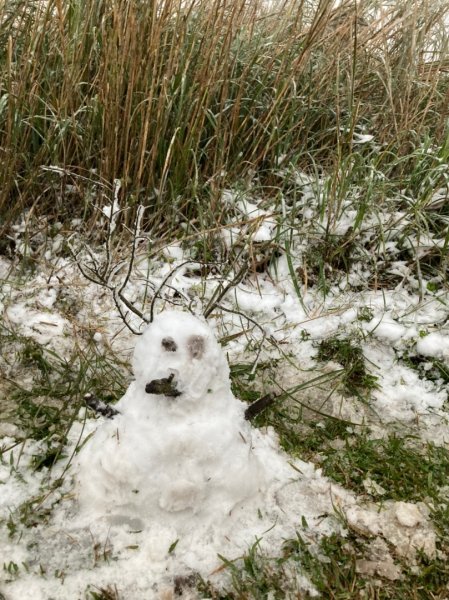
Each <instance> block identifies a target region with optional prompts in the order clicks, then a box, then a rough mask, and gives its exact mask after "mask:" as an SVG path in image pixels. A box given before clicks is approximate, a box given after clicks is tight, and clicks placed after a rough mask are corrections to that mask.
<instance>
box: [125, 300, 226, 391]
mask: <svg viewBox="0 0 449 600" xmlns="http://www.w3.org/2000/svg"><path fill="white" fill-rule="evenodd" d="M133 371H134V375H135V377H136V384H137V385H138V386H142V389H143V390H145V391H146V392H147V393H149V394H158V395H160V396H166V397H167V398H174V399H178V398H179V400H180V401H182V400H183V399H184V400H198V399H200V398H201V397H203V396H204V395H205V394H216V393H217V392H219V391H223V390H229V389H230V386H229V368H228V365H227V361H226V358H225V356H224V354H223V351H222V350H221V347H220V346H219V344H218V343H217V341H216V339H215V337H214V334H213V333H212V331H211V329H210V328H209V326H208V325H207V323H205V322H204V321H203V320H201V319H199V318H198V317H194V316H193V315H191V314H188V313H184V312H178V311H171V310H169V311H164V312H163V313H161V314H160V315H158V316H156V317H155V318H154V320H153V322H152V323H151V324H150V325H149V326H148V327H147V329H146V330H145V331H144V333H143V335H142V336H140V338H139V339H138V341H137V343H136V347H135V350H134V358H133Z"/></svg>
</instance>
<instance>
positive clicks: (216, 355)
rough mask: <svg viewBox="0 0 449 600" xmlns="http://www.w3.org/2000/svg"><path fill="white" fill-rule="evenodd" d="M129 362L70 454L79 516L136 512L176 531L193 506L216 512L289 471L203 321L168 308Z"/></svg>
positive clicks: (205, 516) (223, 512)
mask: <svg viewBox="0 0 449 600" xmlns="http://www.w3.org/2000/svg"><path fill="white" fill-rule="evenodd" d="M133 370H134V374H135V377H136V380H135V381H134V382H133V383H132V384H131V385H130V387H129V389H128V390H127V392H126V394H125V395H124V397H123V398H122V399H121V400H120V401H119V403H118V404H117V410H118V411H119V414H118V415H117V416H116V417H115V418H114V419H112V420H106V421H105V422H104V423H103V424H101V425H100V427H99V428H98V429H97V431H96V432H95V433H94V435H93V436H92V437H91V439H89V440H88V441H87V443H86V444H85V446H84V447H83V449H82V450H81V452H80V455H79V459H78V466H77V480H78V495H79V500H80V504H81V507H82V509H83V511H84V512H85V513H86V514H87V515H89V517H92V516H93V515H97V516H100V517H101V516H103V517H104V516H108V517H112V518H113V520H117V519H119V520H120V519H125V520H126V519H128V518H135V517H138V518H141V519H142V520H143V521H144V522H145V521H148V520H150V521H152V522H153V523H155V522H158V523H160V522H161V523H165V524H170V525H172V526H174V527H175V529H176V531H177V533H178V534H180V533H182V532H183V531H185V530H188V529H189V528H191V527H192V518H194V516H196V517H197V520H198V521H200V522H201V523H205V522H208V521H209V520H210V521H212V520H216V519H217V518H220V517H222V518H226V517H227V516H228V515H229V514H230V513H231V512H232V511H233V510H234V509H235V508H236V507H238V506H239V504H240V503H241V502H243V501H245V500H247V499H249V498H251V497H254V496H256V495H257V494H261V493H263V492H264V491H265V490H266V489H267V486H268V485H269V483H270V482H272V481H273V480H274V479H277V478H278V477H279V474H282V473H284V474H286V473H287V472H288V474H289V475H291V473H292V471H291V469H290V468H289V467H288V465H286V461H285V460H283V459H282V458H281V456H280V454H279V452H278V450H277V449H273V448H272V444H271V442H270V441H269V439H268V438H267V436H265V435H264V434H262V433H261V432H258V431H256V430H252V428H251V426H250V424H249V423H248V422H247V421H245V418H244V410H245V405H244V404H243V403H242V402H241V401H240V400H237V399H236V398H234V396H233V395H232V392H231V388H230V381H229V369H228V365H227V362H226V358H225V356H224V353H223V352H222V350H221V348H220V346H219V345H218V343H217V341H216V340H215V337H214V335H213V333H212V331H211V330H210V328H209V327H208V325H207V324H206V323H205V322H204V321H202V320H200V319H199V318H197V317H194V316H192V315H189V314H187V313H181V312H176V311H166V312H164V313H162V314H161V315H159V316H158V317H156V318H155V320H154V321H153V323H152V324H151V325H150V326H149V327H148V328H147V330H146V331H145V332H144V334H143V335H142V337H141V338H140V339H139V340H138V342H137V344H136V347H135V352H134V358H133ZM273 463H275V464H273ZM281 477H282V475H281ZM284 477H285V475H284Z"/></svg>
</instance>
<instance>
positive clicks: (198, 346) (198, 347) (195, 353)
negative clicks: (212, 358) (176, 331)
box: [187, 335, 205, 358]
mask: <svg viewBox="0 0 449 600" xmlns="http://www.w3.org/2000/svg"><path fill="white" fill-rule="evenodd" d="M204 344H205V340H204V338H203V337H202V336H201V335H192V336H190V337H189V339H188V340H187V348H188V351H189V354H190V356H191V357H192V358H201V357H202V356H203V354H204Z"/></svg>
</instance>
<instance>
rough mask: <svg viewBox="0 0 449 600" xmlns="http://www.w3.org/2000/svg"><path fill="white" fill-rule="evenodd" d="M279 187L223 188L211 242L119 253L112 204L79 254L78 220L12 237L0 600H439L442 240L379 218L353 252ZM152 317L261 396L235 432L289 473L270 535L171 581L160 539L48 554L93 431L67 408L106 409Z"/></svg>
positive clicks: (138, 537) (178, 557) (79, 540)
mask: <svg viewBox="0 0 449 600" xmlns="http://www.w3.org/2000/svg"><path fill="white" fill-rule="evenodd" d="M368 143H369V141H368ZM284 176H285V177H287V175H285V174H284ZM293 176H294V177H295V178H296V181H297V182H298V181H299V182H300V184H298V185H299V190H300V194H299V193H298V195H297V196H295V200H294V203H293V201H291V202H290V199H289V198H288V196H286V198H285V199H284V202H283V205H282V210H280V209H279V204H278V203H276V204H273V202H272V201H271V200H270V199H269V198H261V197H259V196H258V195H257V194H256V193H255V192H254V191H253V190H252V189H251V187H250V188H248V189H233V190H228V191H227V192H226V193H225V194H224V195H223V203H224V205H226V206H228V208H229V207H231V208H229V210H228V223H227V224H225V225H224V226H223V227H222V228H221V229H220V230H219V231H217V232H214V235H213V237H210V236H209V237H208V238H207V243H206V242H205V241H204V240H203V241H201V240H197V241H196V242H195V243H191V241H188V240H187V241H184V240H183V239H181V240H180V241H176V240H175V241H173V240H171V241H170V242H169V243H166V244H163V243H159V242H158V241H157V240H154V239H153V238H151V239H150V237H149V236H147V235H146V234H145V233H141V232H140V231H138V232H137V233H136V232H135V236H136V237H135V240H134V242H132V241H131V242H128V243H127V244H126V245H122V246H121V247H120V245H118V244H117V245H116V244H115V238H114V236H115V235H116V234H117V232H118V231H119V230H120V206H118V205H116V204H113V205H111V206H110V207H109V206H105V207H104V209H105V210H103V212H102V216H101V217H99V219H98V229H97V233H96V234H95V235H93V234H92V233H90V234H88V233H87V232H86V231H83V229H82V226H81V225H80V223H79V222H78V221H75V222H73V223H58V222H57V221H56V222H52V223H51V224H50V225H51V226H50V225H49V224H48V222H45V219H44V218H42V220H41V221H40V222H38V223H35V224H34V225H33V227H31V229H30V227H27V228H26V227H25V226H24V220H25V219H26V215H23V216H22V217H21V220H20V219H19V220H18V221H17V223H16V225H15V226H14V227H13V229H12V233H11V239H12V240H13V241H14V250H13V251H10V252H9V253H5V255H4V256H2V257H1V258H0V277H1V287H0V307H1V311H2V325H1V331H0V335H1V343H2V356H1V359H0V360H1V369H2V371H3V375H4V377H3V382H2V383H1V384H0V385H1V392H2V393H1V398H0V403H1V410H2V415H3V416H2V420H1V423H0V435H1V436H2V440H1V442H0V444H1V445H0V459H1V464H0V482H1V484H2V485H1V486H0V494H1V498H2V502H1V512H0V519H1V520H0V526H1V529H0V548H1V556H2V560H3V574H2V575H1V578H0V582H1V583H0V591H1V593H2V594H3V595H4V597H5V598H6V599H7V600H18V599H19V598H20V600H22V599H23V598H26V597H33V598H50V597H52V598H68V597H73V598H75V597H80V598H81V597H86V598H97V599H98V598H102V599H106V598H123V599H128V598H134V597H142V596H141V595H140V596H139V594H142V593H143V592H142V590H146V592H145V593H152V594H154V597H170V595H173V594H175V595H181V596H182V595H184V597H211V598H265V597H267V598H268V597H270V598H284V597H292V598H293V597H309V596H319V595H322V597H325V598H328V597H335V598H343V597H345V598H359V597H360V598H371V597H372V598H412V597H428V598H441V599H443V598H447V597H449V587H448V584H447V581H448V580H449V571H448V567H447V552H448V551H449V545H448V544H449V538H448V536H449V531H448V526H449V511H448V493H449V492H448V489H449V488H448V483H447V477H448V474H449V452H448V443H449V426H448V412H447V408H448V402H447V400H448V398H447V394H448V386H449V329H448V313H449V303H448V300H449V293H448V290H447V285H446V284H445V280H444V276H442V275H441V273H444V271H445V269H447V258H445V245H444V240H443V239H441V238H442V237H443V236H444V231H443V232H441V230H440V235H439V234H438V230H437V229H435V230H433V231H428V232H427V233H426V235H425V236H424V235H423V234H422V232H418V233H417V232H416V230H414V229H413V227H411V226H410V221H409V219H408V217H407V215H406V214H405V213H404V212H403V211H401V209H400V207H399V204H398V202H397V199H396V200H395V201H394V202H391V203H385V204H384V205H381V206H376V207H374V206H373V207H371V208H370V209H367V208H366V207H365V208H364V211H365V212H364V215H363V222H362V223H361V224H360V226H358V227H359V229H358V231H357V232H356V234H355V233H354V226H355V225H354V224H356V223H357V215H358V212H357V210H358V209H357V206H358V205H357V198H358V197H359V196H358V194H360V191H359V190H357V189H354V190H352V196H351V194H348V199H347V200H345V201H344V202H343V204H342V205H341V206H340V209H339V211H338V213H336V214H335V215H334V217H333V218H332V220H330V217H329V218H328V217H326V216H324V215H323V213H322V211H321V209H320V194H322V193H323V190H324V189H326V181H325V179H324V178H323V179H322V180H320V179H317V180H315V181H314V180H312V179H311V178H310V177H309V176H306V175H305V174H304V173H301V172H297V173H295V174H292V173H290V174H288V177H293ZM286 215H288V218H289V221H288V223H289V227H288V228H287V227H286V222H287V221H286ZM42 231H44V232H45V233H44V234H43V233H42ZM438 261H439V262H438ZM435 265H437V266H435ZM173 305H176V306H178V307H179V308H180V309H183V310H189V311H192V312H194V313H196V314H198V315H205V316H207V320H208V322H209V324H210V326H211V327H212V328H213V330H214V332H215V334H216V337H217V338H218V339H219V341H220V343H221V345H222V347H223V349H224V350H225V352H226V354H227V358H228V361H229V364H230V368H231V379H232V389H233V392H234V394H235V395H236V396H237V397H238V398H240V399H242V400H243V401H245V402H248V403H251V402H253V401H255V400H257V399H258V398H260V397H262V396H263V395H265V394H267V393H271V394H273V396H274V402H273V403H272V404H271V405H270V406H269V407H268V408H267V409H266V410H265V411H264V412H262V413H261V414H260V415H258V416H257V418H256V419H255V422H254V423H253V426H254V427H256V428H259V429H260V431H261V432H268V433H266V435H268V436H269V437H270V440H272V442H273V444H275V445H276V446H277V447H278V448H279V450H278V452H279V455H280V456H282V457H284V460H285V461H286V462H288V461H291V462H292V463H293V464H294V465H296V466H297V468H298V474H297V479H296V481H295V483H294V486H296V487H295V488H294V493H291V489H289V486H286V487H285V488H284V489H283V490H281V491H279V494H278V495H277V497H276V499H275V500H276V502H277V504H278V506H280V507H282V510H283V512H284V514H287V515H289V518H291V523H290V524H289V526H290V531H288V528H285V529H282V530H281V531H280V533H279V535H278V537H277V539H275V540H274V538H273V540H274V541H273V540H272V542H270V543H272V546H271V547H267V546H266V545H265V546H264V542H263V539H262V540H259V539H257V540H256V539H255V538H254V536H253V530H251V529H250V528H248V531H247V538H246V539H245V530H243V533H242V532H240V534H239V535H240V539H239V544H240V546H234V547H233V546H232V544H230V545H229V546H228V547H226V544H224V545H223V549H219V550H220V552H219V553H220V558H217V557H216V556H215V555H214V556H213V557H212V558H213V561H212V562H214V561H217V564H219V566H216V567H215V568H214V569H213V570H210V569H209V566H210V565H209V564H208V563H207V561H206V562H204V565H206V564H207V568H206V567H204V569H203V570H202V571H201V568H199V569H197V570H195V569H191V570H190V571H189V570H188V569H186V567H185V565H186V562H185V561H184V562H183V560H182V556H183V555H182V552H183V550H182V543H183V542H182V540H177V539H167V541H166V545H165V546H163V548H162V550H161V548H158V549H157V550H155V549H153V551H150V549H149V548H148V543H147V541H146V540H145V539H144V538H143V537H142V534H141V532H133V534H131V533H130V532H129V531H127V532H126V534H125V532H123V535H122V538H120V536H119V535H116V534H115V537H114V536H112V538H111V539H103V538H101V536H100V537H97V533H98V532H96V530H95V527H92V528H91V529H90V530H89V529H88V528H86V529H85V530H83V531H80V530H77V532H76V536H74V537H73V538H70V536H71V534H70V532H69V531H68V530H67V528H66V525H65V522H64V519H65V518H67V515H69V517H70V515H73V514H75V513H76V502H75V500H74V491H73V481H72V475H71V464H72V462H73V459H74V456H75V455H76V453H77V451H78V448H79V446H80V444H81V443H82V440H84V439H85V438H86V435H87V434H89V433H91V432H93V431H94V430H95V428H96V426H97V424H98V422H99V421H98V419H99V418H100V419H101V418H102V417H98V416H96V415H95V414H93V412H92V411H91V410H89V409H86V408H85V406H84V402H83V397H84V395H85V394H86V393H93V394H95V396H96V397H98V398H99V399H100V400H102V401H104V402H106V403H114V402H115V401H117V400H118V399H119V398H120V397H121V396H122V394H123V393H124V391H125V389H126V387H127V386H128V383H129V382H130V381H131V377H132V376H131V372H130V369H129V361H130V356H131V352H132V349H133V347H134V344H135V340H136V333H139V332H140V331H141V330H142V328H143V327H144V326H145V319H147V320H148V319H149V318H150V315H151V314H152V313H159V312H160V311H163V310H165V309H166V308H172V307H173ZM142 317H143V318H142ZM295 461H296V462H295ZM298 465H300V467H298ZM263 508H266V509H267V511H268V510H269V508H268V507H263ZM272 508H273V510H274V507H272ZM270 510H271V508H270ZM98 535H99V534H98ZM133 535H134V538H133ZM266 536H267V538H268V539H269V533H268V532H267V534H266ZM75 538H76V539H75ZM262 538H263V536H262ZM133 540H134V541H133ZM206 546H207V545H206ZM237 547H239V548H242V547H244V548H246V550H245V551H241V552H240V553H235V552H236V550H235V548H237ZM270 548H271V551H270ZM203 550H204V542H203ZM215 550H216V548H215V546H214V551H215ZM226 550H228V553H226ZM145 552H146V553H147V554H145ZM151 552H153V554H151ZM211 552H212V550H211ZM229 552H230V553H229ZM233 552H234V553H233ZM161 553H162V554H161ZM144 556H147V557H148V556H152V559H151V560H152V565H153V566H152V567H151V568H152V569H153V571H154V572H153V571H152V572H151V573H152V574H151V577H152V579H151V577H150V578H148V577H149V576H148V564H147V563H145V561H144V560H143V558H142V557H144ZM125 565H126V567H125ZM154 565H157V566H154ZM208 569H209V570H208ZM167 573H168V575H167ZM27 594H29V596H28V595H27ZM67 594H68V595H67ZM145 597H149V596H145Z"/></svg>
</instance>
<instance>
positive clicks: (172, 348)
mask: <svg viewBox="0 0 449 600" xmlns="http://www.w3.org/2000/svg"><path fill="white" fill-rule="evenodd" d="M161 344H162V348H163V349H164V350H165V351H166V352H176V350H177V349H178V346H177V345H176V342H175V340H174V339H173V338H171V337H166V338H163V340H162V342H161Z"/></svg>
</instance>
